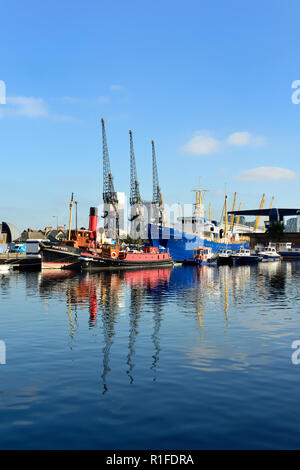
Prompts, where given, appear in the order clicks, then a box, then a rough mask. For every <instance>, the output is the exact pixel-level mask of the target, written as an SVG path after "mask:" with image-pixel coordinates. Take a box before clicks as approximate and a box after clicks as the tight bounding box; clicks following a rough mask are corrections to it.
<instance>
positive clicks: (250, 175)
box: [235, 166, 299, 181]
mask: <svg viewBox="0 0 300 470" xmlns="http://www.w3.org/2000/svg"><path fill="white" fill-rule="evenodd" d="M298 176H299V175H298V174H297V173H296V172H295V171H292V170H288V169H287V168H280V167H278V166H260V167H258V168H252V169H250V170H244V171H241V172H240V173H238V174H237V175H236V176H235V178H236V179H239V180H245V181H276V180H283V179H289V180H290V179H295V178H298Z"/></svg>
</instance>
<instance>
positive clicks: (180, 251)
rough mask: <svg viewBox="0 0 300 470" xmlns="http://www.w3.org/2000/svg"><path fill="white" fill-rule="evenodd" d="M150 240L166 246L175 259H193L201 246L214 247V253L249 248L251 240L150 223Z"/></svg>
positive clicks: (155, 244)
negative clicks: (227, 237) (192, 232)
mask: <svg viewBox="0 0 300 470" xmlns="http://www.w3.org/2000/svg"><path fill="white" fill-rule="evenodd" d="M148 237H149V241H150V243H151V244H152V245H153V246H156V247H158V248H164V249H166V250H168V251H169V253H170V255H171V257H172V258H173V260H174V261H179V262H183V261H192V260H193V258H194V250H195V249H196V248H198V247H199V246H205V247H208V248H211V249H212V252H213V253H216V252H217V251H218V250H222V249H224V248H227V249H229V250H234V251H237V250H239V249H241V248H249V242H245V241H242V242H238V241H236V240H234V239H233V237H232V239H231V240H225V239H218V238H217V237H215V240H214V239H212V238H210V239H209V238H207V237H206V236H205V235H204V234H203V235H202V236H201V235H200V234H197V233H195V234H194V235H193V234H189V233H186V232H183V231H181V230H178V229H176V228H174V227H166V226H159V225H155V224H149V235H148Z"/></svg>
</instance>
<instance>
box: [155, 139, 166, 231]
mask: <svg viewBox="0 0 300 470" xmlns="http://www.w3.org/2000/svg"><path fill="white" fill-rule="evenodd" d="M152 178H153V196H152V205H153V206H156V208H157V209H158V222H159V224H160V225H161V224H163V223H166V216H165V207H164V201H163V197H162V193H161V190H160V186H159V181H158V171H157V163H156V153H155V144H154V140H152Z"/></svg>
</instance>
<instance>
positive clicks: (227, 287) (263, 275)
mask: <svg viewBox="0 0 300 470" xmlns="http://www.w3.org/2000/svg"><path fill="white" fill-rule="evenodd" d="M293 270H294V268H293V264H292V263H272V264H267V265H263V264H260V265H258V266H240V267H235V268H231V267H229V266H221V267H219V268H218V267H212V266H202V267H187V268H184V267H175V268H173V270H172V269H148V270H147V269H145V270H139V271H127V272H100V273H93V274H78V273H73V272H72V271H59V272H58V271H55V272H50V271H45V272H42V273H39V274H38V278H36V277H35V279H38V284H39V294H40V296H41V297H43V299H44V300H45V301H46V300H47V299H48V298H50V295H51V293H52V292H53V291H55V292H56V294H58V295H59V296H62V298H63V296H64V297H65V298H66V305H67V308H66V314H67V319H68V331H69V337H70V344H69V345H70V348H72V347H73V346H72V345H73V339H74V337H75V335H76V333H77V330H78V326H79V317H80V319H81V321H82V314H81V315H80V316H79V313H82V312H84V311H88V313H89V316H88V328H89V329H90V330H95V331H96V330H97V331H100V332H101V334H102V338H103V341H102V344H101V354H102V367H101V369H102V370H101V381H102V384H103V393H106V392H107V391H108V377H109V373H110V371H111V365H110V362H111V356H112V349H113V345H114V342H115V341H116V334H117V333H119V331H118V330H120V331H121V329H122V328H123V330H122V332H121V334H124V331H125V332H126V330H124V327H123V323H122V324H120V325H118V324H119V323H120V322H119V319H120V316H123V317H124V318H125V320H126V321H128V323H127V325H128V326H127V350H126V353H125V356H124V365H125V373H126V375H127V376H128V379H129V384H133V383H134V371H135V366H136V353H137V351H138V343H137V340H138V338H139V334H140V337H142V336H143V335H144V336H145V334H146V336H147V334H148V330H147V329H146V328H145V321H151V330H149V339H150V340H151V343H152V352H151V353H150V354H151V363H150V364H151V365H150V370H151V372H152V374H153V377H152V380H153V381H156V380H157V377H158V375H157V372H158V364H159V359H160V353H161V341H160V332H161V326H162V322H163V319H164V315H165V311H164V307H165V305H166V303H170V302H173V303H174V304H176V307H178V308H179V309H186V307H187V305H188V304H189V305H192V306H193V308H192V311H194V318H195V320H196V322H197V331H198V332H199V340H200V342H201V343H205V334H206V329H207V327H208V325H210V319H209V316H207V315H211V314H212V309H211V307H212V305H215V304H217V303H218V304H219V305H222V306H223V311H224V317H223V320H222V318H220V320H219V321H220V322H222V321H223V322H224V327H225V329H224V332H225V331H226V330H227V329H228V328H230V324H231V322H232V321H235V318H234V317H232V314H231V311H233V309H234V312H235V313H234V315H236V312H237V311H238V309H239V305H240V304H241V303H242V302H243V301H244V299H245V297H247V296H248V295H249V291H250V290H251V291H253V289H256V295H257V296H260V297H261V298H262V299H267V297H270V296H276V297H277V298H278V297H280V296H282V295H283V294H284V292H285V282H286V277H287V276H292V275H293ZM34 276H36V274H34ZM251 276H252V277H253V278H254V279H255V283H254V284H253V282H251V283H250V279H251ZM28 279H29V278H28ZM32 282H33V278H32V279H31V281H30V283H31V284H30V289H31V290H32V288H33V287H32ZM253 286H254V287H253ZM255 286H256V287H255ZM183 292H184V295H183ZM124 312H125V316H124ZM189 315H190V314H189ZM231 317H232V318H231ZM122 321H123V320H122ZM240 321H242V322H243V324H245V325H246V323H247V322H248V323H247V324H249V319H247V317H246V316H242V315H241V314H240ZM125 328H126V323H125ZM145 332H146V333H145ZM125 335H126V333H125ZM139 346H141V348H142V347H143V346H142V345H140V344H139ZM201 354H205V349H203V350H201Z"/></svg>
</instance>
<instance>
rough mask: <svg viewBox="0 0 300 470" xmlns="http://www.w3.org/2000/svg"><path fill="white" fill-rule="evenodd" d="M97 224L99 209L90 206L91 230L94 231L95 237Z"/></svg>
mask: <svg viewBox="0 0 300 470" xmlns="http://www.w3.org/2000/svg"><path fill="white" fill-rule="evenodd" d="M97 224H98V209H97V207H90V222H89V230H91V232H93V238H94V239H95V240H96V237H97Z"/></svg>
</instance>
